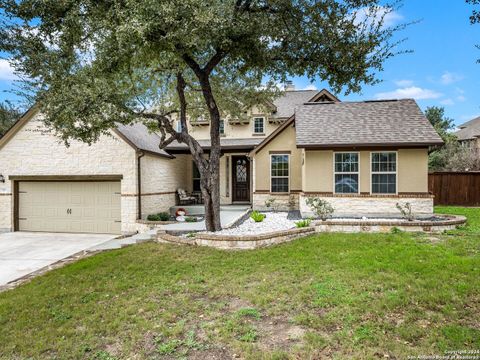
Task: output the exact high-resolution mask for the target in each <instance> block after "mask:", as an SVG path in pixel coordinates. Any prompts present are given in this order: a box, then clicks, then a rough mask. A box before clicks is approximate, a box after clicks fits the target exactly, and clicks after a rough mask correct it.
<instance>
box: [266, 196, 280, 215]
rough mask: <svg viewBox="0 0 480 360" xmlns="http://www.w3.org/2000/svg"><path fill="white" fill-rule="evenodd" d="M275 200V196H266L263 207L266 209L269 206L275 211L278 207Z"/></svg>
mask: <svg viewBox="0 0 480 360" xmlns="http://www.w3.org/2000/svg"><path fill="white" fill-rule="evenodd" d="M276 201H277V200H276V199H275V198H268V199H267V200H265V207H266V208H267V209H270V208H271V209H272V210H273V212H276V211H277V208H278V206H277V204H276Z"/></svg>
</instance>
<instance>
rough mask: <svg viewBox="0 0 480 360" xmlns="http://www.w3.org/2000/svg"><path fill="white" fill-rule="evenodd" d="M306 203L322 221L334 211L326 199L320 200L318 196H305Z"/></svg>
mask: <svg viewBox="0 0 480 360" xmlns="http://www.w3.org/2000/svg"><path fill="white" fill-rule="evenodd" d="M306 203H307V205H308V206H309V207H310V209H312V211H313V212H314V213H315V214H317V216H318V217H319V218H320V219H322V220H323V221H325V220H327V218H328V217H329V216H330V215H331V214H332V213H333V212H334V211H335V210H334V208H333V206H332V205H331V204H330V203H329V202H328V201H326V200H322V199H320V198H318V197H309V198H307V201H306Z"/></svg>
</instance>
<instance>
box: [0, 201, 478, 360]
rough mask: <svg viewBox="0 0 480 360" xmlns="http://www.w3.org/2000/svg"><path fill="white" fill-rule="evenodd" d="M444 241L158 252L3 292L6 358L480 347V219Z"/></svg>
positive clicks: (320, 239)
mask: <svg viewBox="0 0 480 360" xmlns="http://www.w3.org/2000/svg"><path fill="white" fill-rule="evenodd" d="M437 211H438V212H441V213H447V212H448V213H458V214H466V215H467V216H468V218H469V224H468V225H467V226H466V227H465V228H463V229H461V230H457V231H453V232H450V233H449V234H445V235H441V236H434V237H432V236H425V235H421V234H413V235H409V234H404V233H401V234H383V235H382V234H374V235H369V234H360V235H357V234H322V235H315V236H310V237H308V238H305V239H301V240H297V241H294V242H292V243H289V244H284V245H281V246H276V247H272V248H269V249H262V250H256V251H245V252H225V251H219V250H214V249H209V248H197V247H182V246H174V245H159V244H153V243H150V244H144V245H138V246H133V247H129V248H124V249H121V250H116V251H110V252H105V253H101V254H98V255H96V256H93V257H90V258H87V259H84V260H82V261H79V262H77V263H74V264H71V265H68V266H66V267H64V268H61V269H57V270H54V271H51V272H49V273H47V274H46V275H44V276H41V277H38V278H36V279H34V280H33V281H32V282H31V283H29V284H26V285H23V286H20V287H18V288H17V289H15V290H12V291H8V292H5V293H0V358H6V359H12V358H13V359H25V358H32V359H42V358H45V359H52V358H58V359H77V358H78V359H126V358H132V359H157V358H159V359H161V358H192V359H211V358H216V359H228V358H231V357H233V356H234V355H235V356H236V357H240V358H245V359H288V358H295V359H309V358H310V359H319V358H336V359H344V358H369V359H370V358H387V357H389V358H391V359H392V358H406V357H407V356H409V355H426V354H438V355H442V354H443V353H444V351H446V350H462V349H479V348H480V345H479V344H480V316H479V314H480V255H479V250H480V231H479V230H480V209H464V208H443V207H442V208H438V209H437Z"/></svg>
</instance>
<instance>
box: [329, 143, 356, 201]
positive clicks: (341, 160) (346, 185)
mask: <svg viewBox="0 0 480 360" xmlns="http://www.w3.org/2000/svg"><path fill="white" fill-rule="evenodd" d="M334 156H335V164H334V172H335V175H334V176H335V193H337V194H358V188H359V186H358V173H359V170H358V169H359V167H358V153H356V152H342V153H335V154H334Z"/></svg>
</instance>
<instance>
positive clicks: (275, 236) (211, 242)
mask: <svg viewBox="0 0 480 360" xmlns="http://www.w3.org/2000/svg"><path fill="white" fill-rule="evenodd" d="M314 232H315V229H314V228H313V227H306V228H298V229H297V228H294V229H288V230H280V231H273V232H268V233H263V234H257V235H225V234H220V233H221V231H220V232H218V233H206V232H203V233H196V234H195V235H194V236H192V237H184V236H174V235H171V234H168V233H166V232H159V233H158V235H157V241H158V242H170V243H176V244H185V245H199V246H210V247H214V248H217V249H227V250H251V249H256V248H260V247H266V246H271V245H276V244H281V243H284V242H288V241H292V240H295V239H298V238H300V237H303V236H307V235H310V234H313V233H314Z"/></svg>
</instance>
